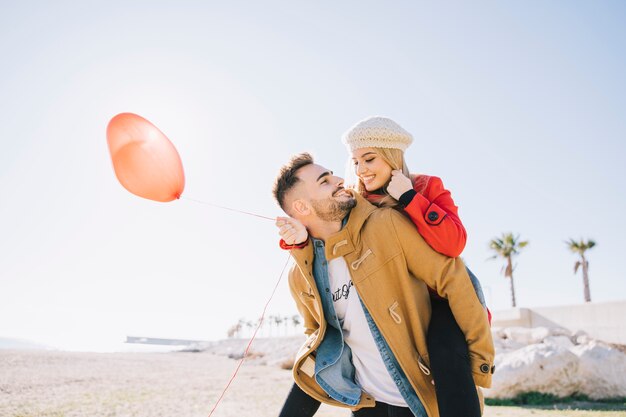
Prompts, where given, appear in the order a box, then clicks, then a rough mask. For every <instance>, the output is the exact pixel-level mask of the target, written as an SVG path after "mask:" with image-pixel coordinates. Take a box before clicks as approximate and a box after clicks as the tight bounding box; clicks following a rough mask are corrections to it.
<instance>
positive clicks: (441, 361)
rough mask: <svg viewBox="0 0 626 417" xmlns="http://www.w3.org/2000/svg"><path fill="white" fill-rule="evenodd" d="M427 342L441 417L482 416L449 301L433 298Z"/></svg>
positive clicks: (465, 344) (460, 334)
mask: <svg viewBox="0 0 626 417" xmlns="http://www.w3.org/2000/svg"><path fill="white" fill-rule="evenodd" d="M430 301H431V305H432V310H433V314H432V318H431V319H430V325H429V326H428V335H427V337H426V343H427V345H428V355H429V357H430V370H431V372H432V375H433V379H434V381H435V391H436V392H437V404H438V405H439V415H440V416H441V417H480V402H479V400H478V393H477V392H476V386H475V384H474V378H473V377H472V367H471V363H470V358H469V351H468V349H467V341H466V340H465V335H463V332H462V331H461V329H460V328H459V325H458V324H457V322H456V320H455V319H454V316H453V315H452V311H451V310H450V305H449V304H448V301H447V300H435V299H431V300H430Z"/></svg>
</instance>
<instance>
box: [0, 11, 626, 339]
mask: <svg viewBox="0 0 626 417" xmlns="http://www.w3.org/2000/svg"><path fill="white" fill-rule="evenodd" d="M625 21H626V6H625V5H624V3H623V2H621V1H596V2H585V1H552V2H540V1H527V2H493V1H490V2H471V3H468V2H460V1H459V2H438V3H436V4H435V3H432V2H409V1H405V2H392V3H391V2H372V1H346V2H293V1H283V2H276V1H266V2H240V1H229V2H221V3H216V2H203V1H177V2H174V1H171V2H165V1H156V2H155V1H133V2H122V1H110V2H106V3H102V2H83V3H76V2H55V3H54V4H52V3H49V2H43V1H41V2H19V3H18V2H6V1H4V2H0V56H1V57H2V65H0V112H1V113H0V114H2V123H0V141H1V151H0V189H1V190H2V197H1V200H0V236H1V237H0V253H1V255H0V336H4V337H17V338H27V339H32V340H36V341H41V342H45V343H49V344H53V345H55V346H60V347H65V348H71V349H103V350H106V349H114V348H115V346H117V345H118V344H119V342H120V341H121V340H123V338H124V336H125V335H127V334H135V335H143V336H156V337H174V338H175V337H179V338H201V339H215V338H221V337H223V336H224V335H225V331H226V329H227V328H228V327H229V325H231V324H233V323H235V322H236V321H237V320H238V319H239V318H244V317H245V318H248V319H252V318H256V317H258V315H259V314H260V312H261V310H262V308H263V305H264V303H265V301H266V298H267V297H268V296H269V294H270V292H271V290H272V287H273V285H274V283H275V281H276V280H277V278H278V275H279V273H280V270H281V268H282V266H283V264H284V263H285V260H286V253H284V252H282V251H281V250H279V249H278V248H277V233H276V230H275V228H274V226H273V224H272V222H270V221H267V220H262V219H258V218H254V217H248V216H244V215H240V214H236V213H231V212H228V211H222V210H218V209H214V208H211V207H208V206H204V205H201V204H197V203H193V202H191V201H176V202H172V203H165V204H163V203H155V202H151V201H148V200H144V199H141V198H139V197H135V196H133V195H131V194H130V193H128V192H126V190H124V189H123V188H122V187H121V186H120V185H119V183H118V182H117V180H116V179H115V176H114V173H113V170H112V167H111V163H110V160H109V154H108V149H107V147H106V138H105V130H106V125H107V123H108V121H109V119H110V118H111V117H112V116H114V115H115V114H117V113H120V112H126V111H130V112H135V113H138V114H140V115H142V116H144V117H146V118H147V119H149V120H151V121H152V122H153V123H154V124H156V125H157V126H158V127H159V128H160V129H161V130H162V131H163V132H164V133H165V134H166V135H168V137H169V138H170V139H171V140H172V142H173V143H174V144H175V145H176V147H177V148H178V150H179V152H180V154H181V157H182V160H183V164H184V166H185V172H186V177H187V187H186V190H185V193H184V196H187V197H190V198H194V199H199V200H204V201H208V202H213V203H217V204H222V205H226V206H230V207H234V208H239V209H244V210H248V211H252V212H255V213H259V214H263V215H268V216H276V215H279V214H281V213H280V211H279V209H278V208H277V206H276V205H275V204H274V202H273V200H272V197H271V193H270V189H271V183H272V180H273V178H274V175H275V174H276V172H277V169H278V167H279V166H280V165H281V164H282V163H283V162H284V161H286V160H287V159H288V157H289V156H290V155H291V154H293V153H295V152H299V151H303V150H308V151H311V152H313V153H314V154H315V155H316V157H317V159H318V160H319V162H320V163H322V164H323V165H326V166H327V167H329V168H331V169H333V170H335V171H336V172H342V171H343V169H344V166H345V161H346V158H347V155H346V151H345V150H344V148H343V146H342V145H341V143H340V140H339V138H340V136H341V134H342V133H343V132H344V131H345V130H346V129H347V128H348V127H350V126H351V125H352V124H353V123H355V122H356V121H358V120H360V119H362V118H364V117H367V116H370V115H385V116H388V117H391V118H393V119H395V120H396V121H398V122H399V123H400V124H401V125H403V126H404V127H405V128H406V129H407V130H409V131H410V132H412V133H413V135H414V137H415V142H414V144H413V145H412V147H411V148H410V149H409V150H408V151H407V160H408V161H409V164H410V168H411V170H412V171H413V172H422V173H428V174H432V175H437V176H440V177H442V178H443V180H444V184H445V185H446V186H447V187H448V188H449V189H450V190H451V191H452V194H453V197H454V199H455V201H456V203H457V205H458V206H459V207H460V215H461V218H462V220H463V221H464V223H465V225H466V228H467V230H468V234H469V241H468V245H467V247H466V250H465V252H464V254H463V257H464V259H465V260H466V262H467V263H468V264H469V265H470V267H471V268H472V269H473V270H474V271H475V273H476V274H477V275H478V277H479V278H480V280H481V282H482V284H483V287H484V288H485V292H486V295H487V298H488V301H489V304H490V306H491V308H492V310H495V311H498V310H502V309H506V308H508V307H509V306H510V295H509V287H508V282H507V281H506V280H505V279H504V278H503V277H502V276H501V275H500V268H501V262H499V261H487V260H486V259H487V258H488V257H489V256H490V252H489V250H488V248H487V243H488V241H489V239H491V238H492V237H494V236H497V235H499V234H500V233H501V232H505V231H513V232H516V233H520V234H521V236H522V238H524V239H528V240H529V241H530V244H529V246H528V248H527V249H526V250H525V251H524V252H523V253H522V255H521V256H520V257H519V258H518V267H517V269H516V270H515V280H516V286H517V298H518V303H519V305H520V306H523V307H532V306H550V305H567V304H576V303H579V302H582V300H583V290H582V279H581V278H580V276H574V275H573V265H574V262H575V261H576V257H575V256H574V255H573V254H571V253H570V252H569V251H568V250H567V249H566V247H565V244H564V243H563V241H564V240H566V239H567V238H569V237H574V238H578V237H585V238H593V239H595V240H596V241H597V242H598V246H597V247H596V248H594V249H593V250H592V251H590V252H589V260H590V263H591V267H590V278H591V295H592V299H593V300H594V301H597V302H603V301H611V300H623V299H624V298H626V279H624V272H623V270H621V269H620V265H621V257H622V256H624V255H623V251H622V243H623V240H624V233H625V232H626V228H625V227H624V223H623V221H622V220H620V219H621V217H622V216H623V213H625V212H626V196H625V193H624V185H623V181H624V178H626V164H625V163H624V161H623V157H624V155H625V154H626V144H625V143H626V142H625V140H626V114H625V113H626V77H625V76H624V74H626V26H625V25H624V22H625ZM270 313H281V314H294V313H295V309H294V308H293V306H292V302H291V299H290V296H289V294H288V290H287V286H286V282H283V284H281V286H280V288H279V290H278V294H277V296H276V298H275V300H274V301H273V302H272V304H271V305H270Z"/></svg>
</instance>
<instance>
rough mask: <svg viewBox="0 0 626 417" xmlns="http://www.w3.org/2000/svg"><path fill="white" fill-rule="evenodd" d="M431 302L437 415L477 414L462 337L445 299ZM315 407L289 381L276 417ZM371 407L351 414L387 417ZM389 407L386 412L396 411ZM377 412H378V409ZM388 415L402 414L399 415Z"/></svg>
mask: <svg viewBox="0 0 626 417" xmlns="http://www.w3.org/2000/svg"><path fill="white" fill-rule="evenodd" d="M431 305H432V312H433V314H432V317H431V319H430V325H429V326H428V334H427V337H426V343H427V344H428V353H429V356H430V368H431V372H432V375H433V379H434V380H435V390H436V392H437V404H438V405H439V415H440V417H480V403H479V400H478V393H477V392H476V387H475V385H474V379H473V377H472V368H471V364H470V359H469V353H468V349H467V342H466V340H465V336H464V335H463V332H462V331H461V329H460V328H459V325H458V324H457V323H456V320H455V319H454V316H453V315H452V311H451V310H450V305H449V304H448V301H446V300H439V299H431ZM381 404H382V403H381ZM319 406H320V402H319V401H317V400H316V399H313V398H311V397H309V396H308V395H307V394H306V393H305V392H304V391H302V390H301V389H300V388H299V387H298V386H297V385H296V384H293V387H292V388H291V391H290V392H289V395H288V396H287V399H286V400H285V404H284V405H283V409H282V410H281V412H280V416H279V417H312V416H313V415H314V414H315V413H316V412H317V409H318V408H319ZM377 406H378V403H377ZM382 406H386V404H382ZM389 407H392V406H389ZM395 408H400V407H395ZM375 409H376V407H375V408H373V409H372V408H369V409H365V408H364V409H361V410H359V411H358V412H357V413H363V414H357V413H355V414H354V415H355V416H358V417H370V416H371V417H378V416H387V414H365V413H366V410H375ZM390 410H391V411H389V410H388V412H394V411H397V410H395V409H390ZM400 411H405V410H404V409H402V410H400ZM406 411H408V413H409V414H406V415H407V416H411V415H412V414H411V412H410V411H409V409H408V408H407V409H406ZM378 412H381V411H380V410H378ZM388 415H389V416H398V417H399V416H403V414H388Z"/></svg>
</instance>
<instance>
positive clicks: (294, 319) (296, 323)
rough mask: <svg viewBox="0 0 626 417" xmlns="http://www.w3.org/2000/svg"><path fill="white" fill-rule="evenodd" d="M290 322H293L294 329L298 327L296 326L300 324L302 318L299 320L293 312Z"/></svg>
mask: <svg viewBox="0 0 626 417" xmlns="http://www.w3.org/2000/svg"><path fill="white" fill-rule="evenodd" d="M291 323H292V324H293V328H294V329H298V326H300V323H302V320H300V316H299V315H297V314H294V315H293V316H291Z"/></svg>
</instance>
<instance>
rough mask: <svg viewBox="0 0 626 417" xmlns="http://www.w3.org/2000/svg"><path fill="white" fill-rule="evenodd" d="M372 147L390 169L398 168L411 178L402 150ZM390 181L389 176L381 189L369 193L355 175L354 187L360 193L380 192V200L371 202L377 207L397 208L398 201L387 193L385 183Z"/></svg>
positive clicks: (387, 183)
mask: <svg viewBox="0 0 626 417" xmlns="http://www.w3.org/2000/svg"><path fill="white" fill-rule="evenodd" d="M373 149H375V150H376V152H377V153H378V156H380V157H381V158H382V159H383V161H385V162H386V163H387V164H389V166H390V167H391V169H392V170H396V169H399V170H400V171H402V173H403V174H404V175H405V176H406V177H408V178H411V176H410V175H411V174H410V173H409V168H408V167H407V166H406V161H405V160H404V151H402V150H400V149H390V148H373ZM390 181H391V178H389V180H388V181H387V182H386V183H385V185H384V186H383V187H382V188H381V189H379V190H376V192H375V193H371V192H368V191H367V190H366V189H365V185H364V184H363V181H362V180H361V179H360V178H358V176H357V183H356V189H357V191H358V192H359V194H361V195H367V194H380V195H381V199H380V200H377V201H372V203H373V204H374V205H376V206H378V207H392V208H399V206H400V202H399V201H397V200H396V199H395V198H393V197H392V196H390V195H389V194H388V193H387V185H389V182H390Z"/></svg>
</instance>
